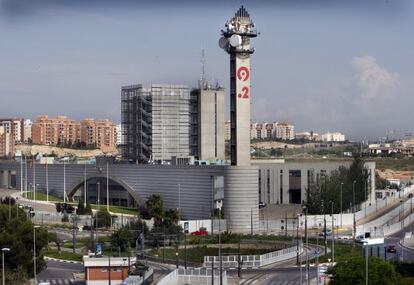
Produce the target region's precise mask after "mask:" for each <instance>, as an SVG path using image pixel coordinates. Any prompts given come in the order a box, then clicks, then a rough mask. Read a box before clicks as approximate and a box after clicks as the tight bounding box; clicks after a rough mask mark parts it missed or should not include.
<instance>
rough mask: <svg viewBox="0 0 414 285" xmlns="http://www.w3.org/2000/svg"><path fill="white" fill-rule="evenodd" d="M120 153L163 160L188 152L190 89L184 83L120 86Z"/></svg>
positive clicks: (138, 159) (142, 160)
mask: <svg viewBox="0 0 414 285" xmlns="http://www.w3.org/2000/svg"><path fill="white" fill-rule="evenodd" d="M121 101H122V102H121V105H122V107H121V108H122V111H121V112H122V115H121V121H122V134H123V137H124V146H123V157H124V158H126V159H129V160H132V161H135V162H138V163H152V162H155V163H164V162H169V161H171V158H172V157H173V156H177V157H183V156H184V157H185V156H189V154H190V92H189V88H188V87H187V86H185V85H166V84H152V85H151V87H150V88H145V87H143V86H142V85H140V84H138V85H132V86H125V87H122V90H121Z"/></svg>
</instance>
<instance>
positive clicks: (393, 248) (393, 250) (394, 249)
mask: <svg viewBox="0 0 414 285" xmlns="http://www.w3.org/2000/svg"><path fill="white" fill-rule="evenodd" d="M387 252H389V253H396V252H397V247H396V246H395V245H394V244H390V245H388V246H387Z"/></svg>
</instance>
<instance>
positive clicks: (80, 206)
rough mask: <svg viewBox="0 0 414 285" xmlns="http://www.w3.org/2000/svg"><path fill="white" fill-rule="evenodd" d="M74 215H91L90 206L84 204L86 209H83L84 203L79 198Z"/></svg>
mask: <svg viewBox="0 0 414 285" xmlns="http://www.w3.org/2000/svg"><path fill="white" fill-rule="evenodd" d="M76 214H78V215H92V208H91V205H90V204H89V203H86V207H85V202H84V200H83V198H80V199H79V203H78V208H77V209H76Z"/></svg>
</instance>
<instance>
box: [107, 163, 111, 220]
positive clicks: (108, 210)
mask: <svg viewBox="0 0 414 285" xmlns="http://www.w3.org/2000/svg"><path fill="white" fill-rule="evenodd" d="M106 210H107V211H108V213H109V163H108V161H106ZM111 226H112V225H111Z"/></svg>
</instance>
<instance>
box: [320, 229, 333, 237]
mask: <svg viewBox="0 0 414 285" xmlns="http://www.w3.org/2000/svg"><path fill="white" fill-rule="evenodd" d="M331 235H332V231H331V230H330V229H326V236H331ZM319 236H320V237H323V236H325V231H322V232H320V233H319Z"/></svg>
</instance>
